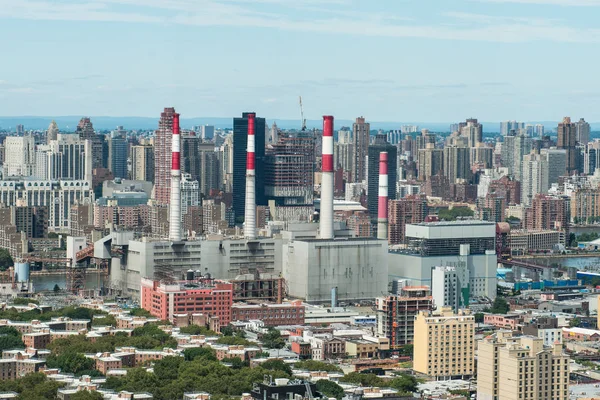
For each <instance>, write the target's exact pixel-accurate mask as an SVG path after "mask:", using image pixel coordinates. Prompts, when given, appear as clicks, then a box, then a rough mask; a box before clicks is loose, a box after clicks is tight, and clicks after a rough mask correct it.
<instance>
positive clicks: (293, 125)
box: [0, 113, 600, 133]
mask: <svg viewBox="0 0 600 400" xmlns="http://www.w3.org/2000/svg"><path fill="white" fill-rule="evenodd" d="M239 116H241V113H239ZM258 116H259V117H262V116H261V115H260V114H259V115H258ZM86 117H89V118H91V121H92V124H93V125H94V128H95V129H97V130H112V129H115V128H116V127H117V126H119V125H122V126H123V127H124V128H125V129H129V130H135V129H141V130H152V129H156V128H157V125H158V120H159V117H158V116H157V117H139V116H122V117H121V116H86ZM236 117H237V116H232V117H188V118H185V117H184V116H183V115H182V117H181V123H182V127H184V128H186V129H187V128H191V127H192V126H197V125H214V126H215V127H216V128H219V129H232V127H233V122H232V121H233V118H236ZM81 118H82V116H79V115H58V116H0V129H2V130H6V129H12V130H13V131H14V129H15V127H16V125H17V124H22V125H24V128H25V129H26V130H44V129H47V127H48V124H50V122H51V121H52V120H55V121H56V122H57V124H58V125H59V129H60V130H62V131H74V130H75V127H76V126H77V123H78V122H79V120H80V119H81ZM263 118H265V119H266V121H267V123H268V125H269V126H271V124H272V123H273V122H275V123H276V124H277V126H278V127H279V128H282V129H300V118H298V119H285V118H269V117H263ZM469 118H471V117H469ZM472 118H475V117H472ZM571 120H572V121H574V122H576V121H578V120H579V117H577V118H574V117H572V118H571ZM366 121H367V122H368V123H370V124H371V129H372V130H377V129H382V130H392V129H400V128H401V126H403V125H416V126H418V127H419V129H430V130H432V131H438V132H449V131H450V129H449V128H450V125H452V124H456V123H458V122H461V121H460V120H459V121H452V122H427V121H371V120H369V119H368V118H366ZM462 121H464V119H463V120H462ZM505 121H513V120H508V119H507V120H502V121H481V120H479V122H480V123H481V124H482V125H483V130H484V132H485V133H499V132H500V123H501V122H505ZM560 121H562V118H561V119H560V120H556V121H539V120H538V121H536V120H533V121H518V122H522V123H525V124H542V125H544V128H545V129H546V131H547V132H551V130H552V129H555V128H556V127H557V125H558V123H559V122H560ZM586 121H587V120H586ZM353 122H354V119H345V118H336V119H335V128H336V129H340V128H341V127H343V126H347V127H351V126H352V123H353ZM587 122H588V123H589V124H590V126H591V129H592V131H600V121H598V122H595V121H587ZM321 123H322V120H320V119H308V120H307V127H308V128H311V129H312V128H320V127H321Z"/></svg>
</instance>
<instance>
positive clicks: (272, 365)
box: [260, 359, 292, 375]
mask: <svg viewBox="0 0 600 400" xmlns="http://www.w3.org/2000/svg"><path fill="white" fill-rule="evenodd" d="M260 367H261V368H264V369H268V370H271V371H282V372H285V373H286V374H288V375H292V367H290V366H289V364H287V363H285V362H284V361H283V360H279V359H274V360H267V361H265V362H264V363H261V364H260Z"/></svg>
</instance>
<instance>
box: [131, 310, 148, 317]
mask: <svg viewBox="0 0 600 400" xmlns="http://www.w3.org/2000/svg"><path fill="white" fill-rule="evenodd" d="M129 315H131V316H133V317H147V318H150V317H152V314H150V311H148V310H145V309H143V308H131V309H129Z"/></svg>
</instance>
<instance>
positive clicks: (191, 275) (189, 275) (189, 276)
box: [186, 269, 194, 281]
mask: <svg viewBox="0 0 600 400" xmlns="http://www.w3.org/2000/svg"><path fill="white" fill-rule="evenodd" d="M186 279H187V280H188V281H193V280H194V270H193V269H188V271H187V274H186Z"/></svg>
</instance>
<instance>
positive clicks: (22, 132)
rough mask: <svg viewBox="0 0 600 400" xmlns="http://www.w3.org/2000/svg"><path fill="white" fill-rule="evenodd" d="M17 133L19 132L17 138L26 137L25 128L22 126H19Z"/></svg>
mask: <svg viewBox="0 0 600 400" xmlns="http://www.w3.org/2000/svg"><path fill="white" fill-rule="evenodd" d="M16 131H17V136H23V135H25V127H24V126H23V125H22V124H17V126H16Z"/></svg>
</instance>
